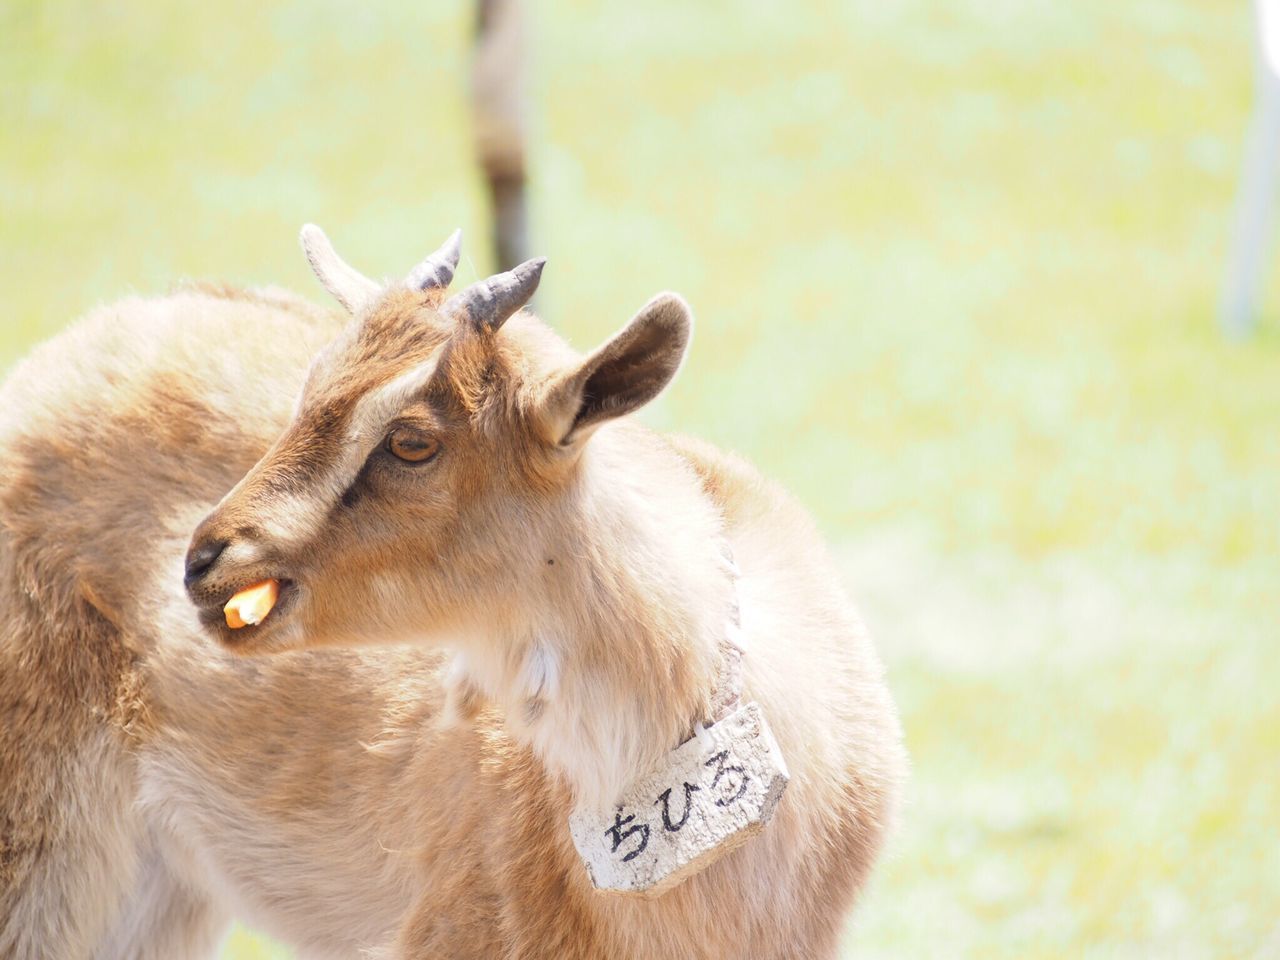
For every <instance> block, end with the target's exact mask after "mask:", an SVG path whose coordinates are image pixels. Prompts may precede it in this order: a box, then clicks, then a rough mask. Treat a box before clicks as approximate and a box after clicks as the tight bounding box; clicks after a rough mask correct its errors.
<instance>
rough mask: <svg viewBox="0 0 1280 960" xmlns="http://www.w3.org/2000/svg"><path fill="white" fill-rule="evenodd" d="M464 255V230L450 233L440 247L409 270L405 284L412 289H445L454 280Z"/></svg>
mask: <svg viewBox="0 0 1280 960" xmlns="http://www.w3.org/2000/svg"><path fill="white" fill-rule="evenodd" d="M461 256H462V230H461V229H459V230H455V231H453V233H451V234H449V239H448V240H446V241H445V242H444V243H443V244H441V245H440V249H439V250H437V251H436V252H435V253H433V254H432V255H431V256H429V257H427V259H425V260H423V261H422V262H421V263H420V264H418V265H417V266H416V267H414V268H413V269H412V270H410V271H409V276H407V277H406V278H405V281H404V284H405V286H406V287H408V288H409V289H410V290H443V289H444V288H445V287H447V286H449V284H450V283H451V282H453V271H455V270H457V269H458V260H459V259H460V258H461Z"/></svg>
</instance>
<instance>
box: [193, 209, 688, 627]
mask: <svg viewBox="0 0 1280 960" xmlns="http://www.w3.org/2000/svg"><path fill="white" fill-rule="evenodd" d="M312 229H313V228H312ZM304 246H305V247H307V249H308V254H309V256H310V257H311V259H312V263H313V266H315V267H316V270H317V273H318V274H319V275H320V277H321V280H322V281H324V282H325V285H326V286H328V287H329V288H330V290H331V291H332V292H334V293H335V294H336V295H337V296H338V298H339V299H340V300H342V302H343V303H344V304H347V305H348V306H349V307H351V308H352V309H353V310H354V311H355V312H356V318H355V320H354V321H353V322H352V324H351V325H350V326H349V327H348V329H347V330H346V331H345V332H344V334H343V335H342V336H341V337H340V338H339V339H338V340H337V341H336V342H335V343H333V344H331V345H330V346H329V347H328V348H327V349H326V350H325V351H324V352H323V353H321V354H320V356H318V357H317V358H316V360H315V362H314V364H313V366H312V369H311V371H310V373H309V375H308V378H307V382H306V385H305V387H304V388H303V391H302V395H301V397H300V399H299V403H298V409H297V412H296V413H295V416H294V418H293V420H292V422H291V423H290V424H289V426H288V428H287V429H286V430H285V432H284V434H283V435H282V436H281V437H280V438H279V439H278V440H277V441H276V443H275V444H274V445H273V446H272V448H271V449H270V450H269V451H268V452H267V453H266V455H265V456H264V457H263V458H262V460H261V461H259V463H258V464H257V465H256V466H255V467H254V468H253V469H252V470H251V471H250V472H249V473H248V475H247V476H245V477H244V478H243V479H242V480H241V481H240V483H239V484H237V485H236V487H235V488H234V489H233V490H232V491H231V492H230V493H228V494H227V496H226V497H225V498H224V499H223V500H222V502H221V503H220V504H219V505H218V506H217V507H216V508H215V509H214V511H213V512H212V513H210V514H209V516H208V517H206V518H205V520H204V521H203V522H202V523H201V524H200V526H199V528H198V529H197V530H196V533H195V535H194V537H193V539H192V543H191V547H190V550H189V552H188V555H187V569H186V586H187V592H188V594H189V596H190V597H191V599H192V601H193V602H194V603H195V605H196V607H197V608H198V610H199V614H200V618H201V621H202V622H203V623H204V625H205V626H206V627H207V628H208V629H209V630H210V631H211V632H212V633H213V634H214V636H216V637H217V638H218V639H219V640H220V641H221V642H223V643H224V644H226V645H227V646H228V647H230V648H232V649H235V650H237V651H241V652H259V651H267V650H284V649H293V648H299V647H310V646H318V645H325V644H356V643H371V642H396V641H401V640H407V639H414V638H420V637H426V636H429V635H431V634H443V635H445V636H448V635H449V634H450V633H451V632H453V631H459V630H468V629H475V628H476V627H478V626H479V627H481V628H483V625H485V624H492V623H494V622H495V618H497V620H498V622H500V621H501V618H503V617H504V616H505V615H507V611H504V605H508V603H509V598H510V597H511V596H512V595H513V592H512V591H513V585H515V584H518V583H519V582H520V580H521V578H523V577H527V576H529V575H530V574H531V571H532V569H533V568H534V567H536V566H537V565H541V564H545V563H546V562H547V559H548V558H544V552H545V550H546V547H547V544H548V542H549V536H550V532H551V529H552V527H553V526H554V523H555V519H554V518H555V516H556V514H557V509H556V505H557V503H559V502H560V501H561V498H563V497H564V496H565V494H566V493H568V492H570V491H571V490H572V489H573V487H574V484H575V483H576V482H577V477H578V472H579V471H578V465H579V461H580V459H581V452H582V449H583V446H584V444H585V443H586V441H587V438H588V437H589V436H590V434H591V432H592V431H593V430H594V429H595V427H597V426H599V425H600V424H601V423H603V422H605V421H606V420H608V419H610V418H612V417H616V416H619V415H621V414H624V413H627V412H630V411H631V410H633V409H635V408H636V407H638V406H640V405H641V404H643V403H645V402H647V401H648V400H649V399H651V398H652V397H654V396H656V395H657V394H658V393H659V392H660V391H661V390H662V388H663V387H664V386H665V385H666V384H667V382H669V380H670V379H671V377H672V376H673V375H674V374H675V372H676V369H677V368H678V366H679V363H680V361H681V359H682V357H683V354H684V351H685V348H686V346H687V342H688V336H689V330H690V323H691V320H690V316H689V312H688V308H687V307H686V306H685V304H684V302H683V301H682V300H680V299H679V298H678V297H675V296H674V295H664V296H660V297H657V298H655V299H654V300H652V301H650V303H649V304H648V305H647V306H646V307H645V308H644V309H643V310H642V311H641V312H640V313H639V314H638V315H637V316H636V317H635V318H634V319H633V320H632V322H631V323H630V324H629V325H628V326H627V327H626V329H624V330H623V331H622V332H621V333H620V334H619V335H618V336H616V337H615V338H614V339H613V340H611V341H609V342H608V343H606V344H605V345H604V346H603V347H601V348H600V349H599V350H597V351H596V352H595V353H593V354H592V355H591V356H589V357H587V358H585V359H582V358H578V357H577V356H575V355H574V354H573V352H572V351H570V350H569V349H568V347H566V346H565V345H564V343H563V342H562V341H561V340H559V338H557V337H556V336H555V335H554V334H552V333H551V332H550V331H549V330H547V329H546V328H545V327H544V326H543V325H542V324H540V323H539V322H538V321H536V320H535V319H533V318H532V317H530V316H528V315H525V314H516V315H515V316H514V318H512V319H511V322H510V323H506V321H507V319H508V318H509V317H511V315H512V314H514V313H515V311H517V310H518V309H519V308H520V307H521V306H522V305H523V304H524V303H525V302H526V301H527V300H528V299H529V297H530V296H531V295H532V294H533V291H534V289H535V288H536V286H537V282H538V277H539V274H540V272H541V266H542V263H541V261H531V262H530V263H529V264H525V265H522V266H521V267H518V268H517V269H516V270H515V271H513V272H512V273H510V274H503V275H500V276H498V277H495V278H491V279H490V280H489V281H486V282H485V283H483V284H477V285H475V286H474V287H472V288H469V289H468V290H466V291H464V292H463V293H460V294H458V295H457V296H455V297H453V298H451V299H447V300H446V299H445V297H444V288H445V287H446V286H447V283H448V281H449V279H450V277H451V276H452V269H453V266H454V265H455V264H456V262H457V248H456V237H455V238H452V239H451V243H450V244H446V246H445V247H444V248H442V250H441V251H439V252H438V253H437V254H435V255H433V257H432V258H429V259H428V260H427V261H426V262H425V263H424V264H423V265H422V266H421V267H419V268H418V269H417V270H415V271H414V273H413V274H411V275H410V283H408V284H406V286H405V287H404V288H400V287H396V288H393V289H387V290H380V289H377V288H374V287H373V285H372V284H370V282H369V281H367V280H364V278H362V277H360V276H359V275H358V274H355V273H354V271H351V270H350V268H349V267H346V265H345V264H341V261H337V260H336V255H334V254H333V253H332V250H331V248H329V247H328V245H327V241H324V239H323V235H322V234H319V233H318V231H315V232H314V233H311V234H308V233H307V232H306V231H304ZM329 258H332V261H333V262H330V259H329ZM342 271H350V273H346V272H342ZM339 273H341V275H340V276H339V275H338V274H339ZM424 275H425V276H426V277H427V280H426V281H425V282H424V281H423V279H422V277H423V276H424ZM268 578H274V579H276V580H278V581H279V582H280V585H281V590H280V597H279V599H278V601H277V603H276V605H275V607H274V609H273V610H272V611H271V612H270V613H269V614H268V616H267V617H266V618H265V619H264V620H263V622H262V623H261V624H259V625H256V626H246V627H242V628H240V629H236V630H232V629H231V628H229V627H228V626H227V625H226V623H225V621H224V615H223V606H224V605H225V604H226V603H227V601H228V600H229V598H230V597H231V596H232V595H233V594H235V593H236V592H238V591H239V590H241V589H243V588H244V587H246V586H249V585H251V584H253V583H256V582H258V581H261V580H265V579H268Z"/></svg>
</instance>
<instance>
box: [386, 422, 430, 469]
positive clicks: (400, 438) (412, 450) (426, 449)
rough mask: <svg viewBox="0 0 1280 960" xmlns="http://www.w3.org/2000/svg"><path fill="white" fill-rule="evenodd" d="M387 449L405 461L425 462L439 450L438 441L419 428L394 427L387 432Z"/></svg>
mask: <svg viewBox="0 0 1280 960" xmlns="http://www.w3.org/2000/svg"><path fill="white" fill-rule="evenodd" d="M387 449H388V450H390V451H391V453H392V454H393V455H394V456H396V457H399V458H400V459H401V460H403V461H404V462H405V463H426V462H427V461H428V460H430V459H431V458H432V457H434V456H435V455H436V454H437V453H439V452H440V441H439V440H437V439H436V438H435V437H432V436H429V435H428V434H425V433H422V432H421V431H419V430H412V429H410V428H408V427H396V428H395V429H394V430H392V431H391V432H390V433H389V434H387Z"/></svg>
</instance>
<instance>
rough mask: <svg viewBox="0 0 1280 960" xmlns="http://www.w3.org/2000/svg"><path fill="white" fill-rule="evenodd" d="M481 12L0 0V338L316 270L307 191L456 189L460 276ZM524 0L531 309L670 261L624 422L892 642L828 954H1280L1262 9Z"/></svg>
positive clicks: (984, 2) (1278, 583) (353, 217)
mask: <svg viewBox="0 0 1280 960" xmlns="http://www.w3.org/2000/svg"><path fill="white" fill-rule="evenodd" d="M470 21H471V11H470V8H469V6H468V5H466V4H462V3H459V2H453V3H447V4H425V3H419V4H396V5H391V4H363V5H356V4H350V3H339V2H322V0H311V2H281V3H271V4H262V3H259V2H248V0H222V2H219V3H217V4H196V3H191V2H176V3H168V4H156V3H144V2H142V0H122V2H117V3H112V4H90V3H83V2H82V3H68V2H62V0H43V2H39V3H35V2H29V0H16V2H15V0H4V2H3V3H2V4H0V81H2V82H0V111H2V112H0V254H2V256H0V260H2V263H0V306H2V308H3V310H4V314H3V316H4V319H3V326H0V365H3V366H8V365H9V364H11V363H12V361H13V360H15V359H16V358H17V357H18V356H19V355H20V354H21V353H22V352H23V351H24V350H25V349H26V348H27V347H28V346H29V345H30V344H31V343H32V342H33V341H35V340H37V339H39V338H41V337H44V336H47V335H49V334H51V333H53V332H54V331H55V330H57V329H58V328H59V327H61V326H63V325H64V324H66V323H68V322H70V321H71V320H72V319H73V318H74V317H75V316H76V315H77V314H79V313H81V312H82V311H84V310H85V309H87V308H88V307H90V306H91V305H93V304H94V303H97V302H100V301H103V300H109V299H112V298H116V297H119V296H121V295H123V294H125V293H128V292H131V291H143V292H151V291H162V290H164V289H166V288H168V287H169V286H170V285H171V284H173V283H174V282H175V281H177V280H179V279H180V278H183V277H210V278H219V279H224V280H229V281H232V282H236V283H243V284H253V283H267V282H272V283H280V284H284V285H287V286H290V287H293V288H295V289H298V290H301V291H303V292H305V293H307V294H308V295H310V296H313V297H315V298H316V299H318V300H319V299H322V298H323V294H322V292H321V291H320V290H319V289H318V287H317V285H316V284H315V282H314V281H313V280H312V279H311V277H310V275H309V273H308V271H307V269H306V267H305V264H304V262H303V258H302V256H301V255H300V253H299V252H298V249H297V246H296V242H295V236H296V231H297V228H298V226H299V225H300V224H301V223H302V222H303V221H305V220H314V221H316V222H318V223H320V224H322V225H324V226H325V227H326V228H327V229H328V230H329V232H330V235H331V236H332V237H333V238H334V241H335V243H336V245H337V246H338V248H339V249H340V250H341V251H342V252H343V254H344V255H345V256H346V257H347V258H348V259H350V260H351V261H352V262H353V263H355V264H356V265H358V266H361V267H363V268H365V269H366V271H367V272H370V273H374V274H381V273H386V274H392V273H398V272H400V271H403V270H404V269H406V268H407V267H409V266H410V265H411V264H412V263H414V262H415V261H416V259H417V258H418V257H419V256H420V255H421V254H423V253H425V252H426V251H428V250H429V249H431V248H433V247H434V246H435V245H436V244H437V243H438V242H439V240H440V239H441V238H442V237H443V236H444V235H445V234H446V233H447V232H448V231H449V230H450V229H452V228H453V227H454V226H455V225H458V224H461V225H462V226H463V227H464V228H465V230H466V231H467V235H468V238H469V241H468V242H469V246H470V251H471V259H469V260H467V261H464V265H463V269H462V272H461V276H462V277H463V278H464V279H471V278H473V277H474V276H477V275H479V274H482V273H484V272H486V271H487V269H488V268H489V266H490V264H489V263H488V262H487V260H486V256H485V251H486V250H487V249H488V247H487V243H486V233H485V229H486V228H485V224H486V213H485V210H484V195H483V192H482V189H481V184H480V180H479V178H478V173H477V170H476V169H475V166H474V164H473V161H472V158H471V151H470V145H469V135H468V115H467V103H466V98H465V78H466V63H467V55H468V41H469V33H470ZM531 21H532V30H533V42H532V49H533V55H534V57H535V66H534V72H533V81H534V101H533V102H534V105H535V113H534V129H533V137H532V141H531V165H532V183H533V204H534V210H533V214H534V217H533V220H534V223H533V237H534V244H533V246H534V249H535V251H536V252H540V253H545V254H546V255H547V256H549V257H550V264H549V267H548V270H547V274H546V277H545V280H544V283H543V294H542V296H541V307H542V309H543V311H544V313H545V314H546V315H547V317H548V318H549V319H550V320H551V321H552V322H553V323H554V324H555V325H557V326H558V327H559V328H560V329H561V330H562V331H564V332H565V333H566V334H567V335H568V336H569V337H570V338H571V339H572V340H573V341H574V342H575V343H576V344H577V345H579V346H582V347H587V346H590V345H592V344H593V343H595V342H596V341H598V340H600V339H601V338H603V337H604V336H605V335H606V334H607V333H608V332H610V331H611V330H612V329H614V328H615V327H617V326H618V325H619V324H621V323H622V322H624V321H625V320H626V318H627V317H628V316H630V313H631V311H632V310H633V309H634V308H635V307H636V306H638V305H639V304H640V303H642V302H643V301H644V300H645V299H646V298H647V297H648V296H649V295H650V294H651V293H652V292H654V291H655V290H657V289H661V288H673V289H677V290H680V291H682V292H683V293H684V294H685V295H686V296H687V297H688V299H689V300H690V301H691V302H692V304H693V305H694V308H695V310H696V311H697V314H698V331H697V336H696V340H695V345H694V351H693V355H692V359H691V360H690V362H689V364H688V365H687V367H686V368H685V370H684V373H683V374H682V377H681V379H680V381H679V382H678V383H677V385H676V386H675V388H674V389H673V390H672V391H671V392H670V393H669V394H668V396H667V397H666V398H665V399H664V400H663V401H662V402H661V404H660V405H659V407H658V408H657V409H656V410H654V411H653V412H652V413H651V414H650V420H651V421H652V422H654V423H655V424H657V425H659V426H662V427H665V428H674V429H680V430H683V431H687V432H692V433H697V434H701V435H703V436H705V437H707V438H709V439H711V440H713V441H715V442H717V443H720V444H722V445H725V446H728V447H732V448H736V449H737V450H739V451H741V452H743V453H744V454H746V455H747V456H749V457H750V458H751V459H753V460H754V461H755V462H756V463H758V464H759V465H760V466H761V467H762V468H763V469H764V470H765V471H766V472H768V473H769V474H771V475H772V476H774V477H776V478H778V479H780V480H782V481H783V482H784V483H786V484H787V485H788V486H789V487H790V488H791V489H792V490H794V491H795V492H796V493H797V495H799V496H800V497H801V498H802V499H803V500H804V501H805V502H806V503H807V504H808V505H809V507H810V508H811V509H812V510H813V511H814V513H815V514H816V515H817V516H818V518H819V520H820V522H821V523H822V525H823V526H824V528H825V530H826V531H827V533H828V535H829V537H830V539H831V541H832V543H833V544H834V547H835V550H836V552H837V554H838V556H839V558H840V561H841V563H842V564H843V565H844V568H845V570H846V571H847V575H848V580H849V584H850V587H851V589H852V590H853V591H854V593H855V595H856V596H857V598H858V599H859V602H860V603H861V605H862V606H863V609H864V610H865V612H866V615H867V617H868V619H869V621H870V622H871V625H872V627H873V629H874V630H875V631H876V633H877V635H878V637H879V642H880V645H881V649H882V651H883V653H884V656H885V658H886V659H887V661H888V664H889V668H890V676H891V682H892V684H893V687H894V690H895V692H896V695H897V698H898V702H899V704H900V706H901V709H902V713H903V719H904V722H905V726H906V732H907V739H908V741H909V746H910V749H911V752H912V755H913V758H914V767H915V768H914V777H913V782H912V784H911V787H910V791H909V793H910V799H909V803H908V806H907V808H906V810H905V816H904V821H903V827H902V830H901V831H900V833H899V835H898V836H897V838H896V840H895V842H894V844H893V846H892V850H891V852H890V854H889V855H888V857H887V858H886V860H885V861H884V863H883V865H882V866H881V868H880V869H879V871H878V872H877V874H876V875H875V878H874V881H873V883H872V885H871V888H870V890H869V892H868V894H867V896H866V897H865V898H864V900H863V902H862V904H861V906H860V908H859V909H858V911H857V912H856V914H855V916H854V917H853V919H852V920H851V923H850V925H849V929H848V935H847V953H848V955H849V956H851V957H852V956H859V957H880V956H883V957H929V956H946V957H982V958H992V957H1020V958H1022V957H1086V956H1087V957H1245V956H1277V955H1280V845H1278V843H1277V828H1278V827H1280V786H1278V781H1277V771H1278V770H1280V762H1278V758H1280V692H1278V691H1280V643H1278V641H1280V617H1278V616H1277V614H1278V609H1280V604H1278V603H1277V594H1278V593H1280V324H1277V323H1276V322H1275V317H1274V315H1275V313H1276V311H1275V310H1274V309H1273V310H1271V311H1270V314H1271V322H1267V321H1266V320H1264V323H1263V325H1262V327H1261V329H1260V330H1259V332H1258V334H1257V335H1256V336H1255V337H1254V338H1253V339H1252V340H1251V341H1249V342H1247V343H1243V344H1231V343H1227V342H1225V341H1224V340H1223V339H1222V338H1221V336H1220V335H1219V333H1218V330H1217V328H1216V326H1215V322H1214V308H1215V302H1216V297H1217V292H1218V289H1219V286H1220V282H1221V278H1222V273H1223V266H1224V261H1225V257H1226V238H1227V235H1228V227H1229V222H1230V211H1231V204H1232V198H1233V194H1234V189H1235V182H1236V178H1237V174H1238V169H1239V160H1240V149H1241V143H1242V138H1243V134H1244V129H1245V125H1246V120H1247V116H1248V111H1249V106H1250V101H1251V97H1252V90H1251V70H1252V65H1251V54H1250V49H1251V41H1250V31H1251V29H1252V26H1251V24H1252V21H1251V15H1250V12H1249V8H1248V6H1247V5H1246V4H1245V3H1243V2H1234V3H1229V2H1223V0H1199V2H1189V0H1134V2H1125V3H1116V2H1114V0H1076V2H1073V3H1070V4H1064V3H1057V2H1052V3H1051V2H1047V0H957V2H952V3H948V4H937V3H925V2H884V0H865V2H845V3H830V2H828V3H820V2H810V3H806V4H803V5H801V4H781V3H774V2H760V0H736V2H733V3H727V2H708V3H696V4H695V3H687V2H679V0H649V2H645V3H634V4H627V5H624V4H621V3H617V2H615V3H606V4H601V3H585V2H577V0H539V2H536V3H534V5H533V7H532V9H531ZM1278 162H1280V158H1278ZM1276 272H1277V273H1280V271H1276ZM1278 279H1280V278H1278ZM1276 293H1277V288H1276V284H1271V285H1270V287H1269V290H1268V297H1267V303H1268V304H1269V305H1272V306H1274V305H1275V304H1276V303H1277V297H1276ZM287 955H288V954H287V953H286V952H285V951H283V950H281V949H278V948H275V947H273V946H271V945H269V944H267V943H265V942H264V941H261V940H258V939H256V938H255V937H254V936H253V935H251V934H250V933H248V932H247V931H243V930H239V931H237V932H236V933H235V934H234V935H233V936H232V939H231V940H230V942H229V943H228V945H227V947H226V951H225V954H224V956H225V957H226V958H237V960H245V958H251V957H259V958H261V957H273V958H275V957H285V956H287Z"/></svg>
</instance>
